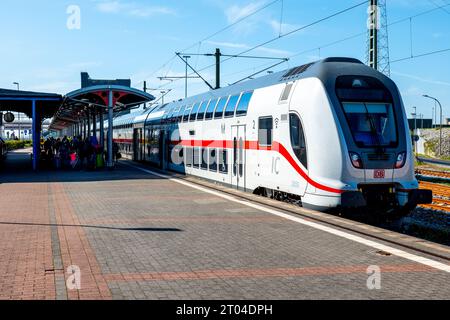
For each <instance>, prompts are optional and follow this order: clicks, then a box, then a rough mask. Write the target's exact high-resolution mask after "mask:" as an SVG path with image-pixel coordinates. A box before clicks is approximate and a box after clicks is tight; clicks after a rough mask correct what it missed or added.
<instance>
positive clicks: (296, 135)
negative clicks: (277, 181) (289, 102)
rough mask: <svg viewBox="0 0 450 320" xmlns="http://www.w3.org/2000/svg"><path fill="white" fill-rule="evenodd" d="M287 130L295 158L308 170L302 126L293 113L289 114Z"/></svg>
mask: <svg viewBox="0 0 450 320" xmlns="http://www.w3.org/2000/svg"><path fill="white" fill-rule="evenodd" d="M289 130H290V135H291V144H292V148H293V149H294V153H295V155H296V156H297V158H298V160H300V163H301V164H302V165H303V166H304V167H305V168H308V159H307V156H306V140H305V133H304V131H303V126H302V122H301V121H300V118H299V117H298V116H297V115H296V114H294V113H291V114H290V115H289Z"/></svg>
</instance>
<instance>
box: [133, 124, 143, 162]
mask: <svg viewBox="0 0 450 320" xmlns="http://www.w3.org/2000/svg"><path fill="white" fill-rule="evenodd" d="M141 139H142V129H134V132H133V150H134V154H133V159H134V161H141V160H142V158H141Z"/></svg>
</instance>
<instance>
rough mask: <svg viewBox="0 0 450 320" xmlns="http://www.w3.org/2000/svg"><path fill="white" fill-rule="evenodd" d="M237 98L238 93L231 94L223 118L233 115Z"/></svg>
mask: <svg viewBox="0 0 450 320" xmlns="http://www.w3.org/2000/svg"><path fill="white" fill-rule="evenodd" d="M238 100H239V95H235V96H232V97H231V98H230V99H229V100H228V103H227V107H226V109H225V118H227V117H232V116H234V110H235V109H236V105H237V103H238Z"/></svg>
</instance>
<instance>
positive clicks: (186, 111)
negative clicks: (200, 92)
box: [183, 105, 192, 122]
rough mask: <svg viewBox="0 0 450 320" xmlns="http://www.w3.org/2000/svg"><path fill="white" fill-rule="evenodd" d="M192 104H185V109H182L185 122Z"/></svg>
mask: <svg viewBox="0 0 450 320" xmlns="http://www.w3.org/2000/svg"><path fill="white" fill-rule="evenodd" d="M191 110H192V106H191V105H189V106H186V109H184V114H183V122H187V121H188V120H189V115H190V114H191Z"/></svg>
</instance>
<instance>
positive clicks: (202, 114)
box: [197, 101, 209, 120]
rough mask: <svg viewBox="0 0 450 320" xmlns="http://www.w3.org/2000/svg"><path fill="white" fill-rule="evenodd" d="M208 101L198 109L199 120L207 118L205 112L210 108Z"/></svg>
mask: <svg viewBox="0 0 450 320" xmlns="http://www.w3.org/2000/svg"><path fill="white" fill-rule="evenodd" d="M208 105H209V104H208V101H203V102H202V103H201V104H200V107H199V108H198V114H197V120H203V118H205V111H206V108H207V107H208Z"/></svg>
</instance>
